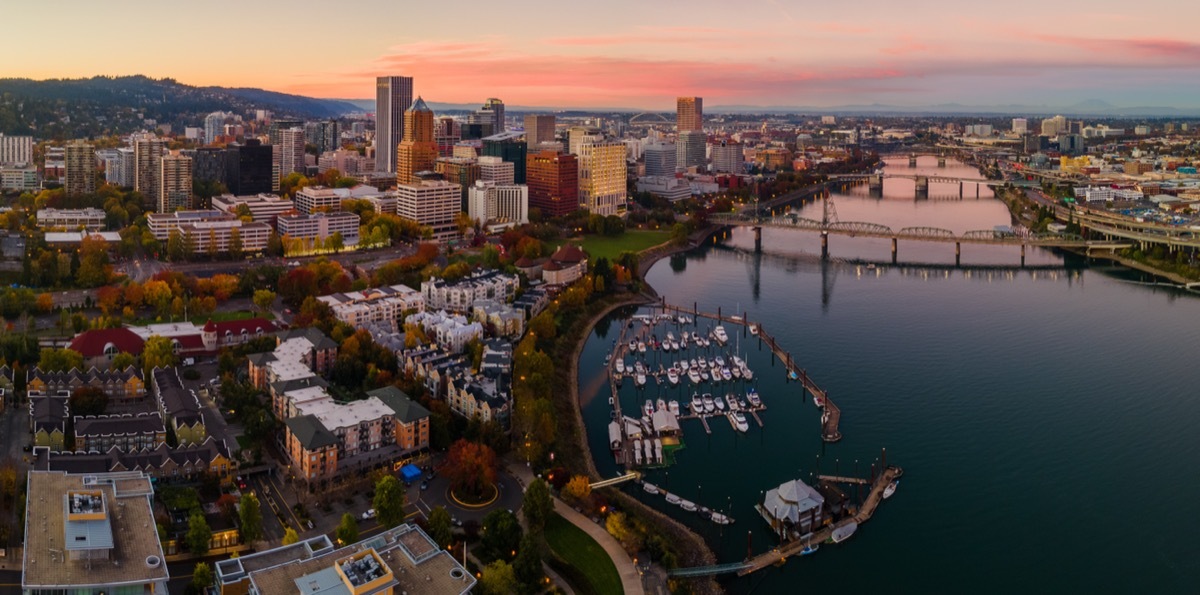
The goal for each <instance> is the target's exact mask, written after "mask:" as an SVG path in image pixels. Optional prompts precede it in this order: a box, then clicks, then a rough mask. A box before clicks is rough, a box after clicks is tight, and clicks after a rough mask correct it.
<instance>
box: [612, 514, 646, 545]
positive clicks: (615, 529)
mask: <svg viewBox="0 0 1200 595" xmlns="http://www.w3.org/2000/svg"><path fill="white" fill-rule="evenodd" d="M604 528H605V529H607V530H608V533H609V535H612V536H613V537H615V538H617V541H619V542H621V546H622V547H624V548H625V551H626V552H629V554H630V555H633V554H636V553H638V552H639V551H641V549H642V543H643V541H645V535H644V534H643V532H642V529H641V527H638V526H637V524H636V523H635V522H633V521H632V520H631V519H630V518H629V517H627V516H625V513H623V512H614V513H612V514H610V515H608V519H607V520H606V521H605V522H604Z"/></svg>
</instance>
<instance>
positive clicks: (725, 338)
mask: <svg viewBox="0 0 1200 595" xmlns="http://www.w3.org/2000/svg"><path fill="white" fill-rule="evenodd" d="M712 332H713V339H716V340H717V344H718V345H724V344H726V343H728V342H729V335H727V334H725V327H723V326H721V325H719V324H718V325H717V327H716V328H714V329H713V331H712Z"/></svg>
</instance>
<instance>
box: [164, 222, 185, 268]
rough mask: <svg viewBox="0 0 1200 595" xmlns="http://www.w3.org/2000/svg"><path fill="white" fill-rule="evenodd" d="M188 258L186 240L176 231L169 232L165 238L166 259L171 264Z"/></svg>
mask: <svg viewBox="0 0 1200 595" xmlns="http://www.w3.org/2000/svg"><path fill="white" fill-rule="evenodd" d="M187 256H188V249H187V240H185V239H184V237H183V234H182V233H180V231H179V230H178V229H173V230H171V233H170V234H169V235H168V236H167V258H168V259H169V260H171V261H172V262H180V261H182V260H184V259H186V258H187Z"/></svg>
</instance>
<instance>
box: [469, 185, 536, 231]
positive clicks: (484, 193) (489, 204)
mask: <svg viewBox="0 0 1200 595" xmlns="http://www.w3.org/2000/svg"><path fill="white" fill-rule="evenodd" d="M467 215H468V216H469V217H471V219H473V220H475V221H480V222H482V223H484V224H489V223H490V224H493V225H496V224H503V225H521V224H524V223H528V222H529V187H528V186H525V185H524V184H496V183H494V182H485V181H483V180H480V181H478V182H476V183H475V185H474V186H472V187H471V188H470V190H469V191H468V197H467Z"/></svg>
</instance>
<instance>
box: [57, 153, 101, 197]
mask: <svg viewBox="0 0 1200 595" xmlns="http://www.w3.org/2000/svg"><path fill="white" fill-rule="evenodd" d="M64 163H65V169H66V172H65V175H64V176H63V190H65V191H66V193H67V194H68V195H79V194H91V193H93V192H95V191H96V148H95V147H93V146H92V145H89V144H87V143H84V142H73V143H71V144H69V145H67V150H66V154H65V157H64Z"/></svg>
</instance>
